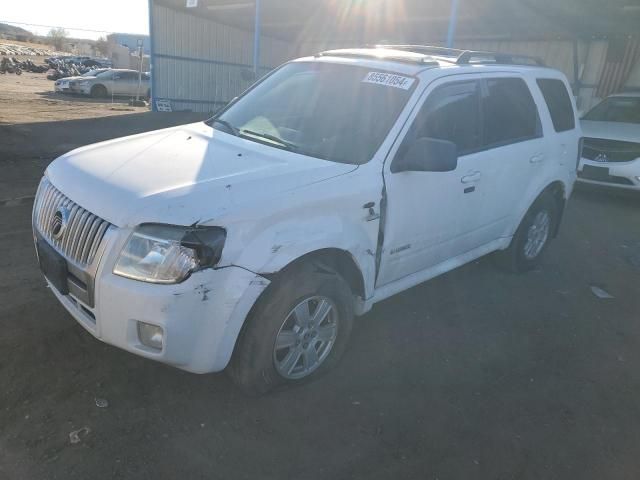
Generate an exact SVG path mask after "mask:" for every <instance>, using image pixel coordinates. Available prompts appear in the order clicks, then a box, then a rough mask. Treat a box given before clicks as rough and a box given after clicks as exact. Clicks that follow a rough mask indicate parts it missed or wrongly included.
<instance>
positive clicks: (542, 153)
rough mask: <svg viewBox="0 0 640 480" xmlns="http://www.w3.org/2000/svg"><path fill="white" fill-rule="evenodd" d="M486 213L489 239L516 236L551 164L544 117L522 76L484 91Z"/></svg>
mask: <svg viewBox="0 0 640 480" xmlns="http://www.w3.org/2000/svg"><path fill="white" fill-rule="evenodd" d="M481 105H482V126H483V134H482V150H483V155H482V165H483V176H482V180H481V181H482V183H483V187H484V189H485V191H486V198H485V201H484V206H483V209H484V211H483V212H482V213H481V215H482V216H483V222H482V223H483V225H484V230H483V234H484V235H485V239H486V240H487V241H490V240H495V239H497V238H501V237H507V236H510V235H512V234H513V231H514V230H515V228H516V227H517V224H518V222H519V219H520V216H521V213H522V205H523V201H524V200H525V199H526V198H527V197H528V196H529V195H530V193H529V192H530V191H531V190H532V189H536V188H539V187H538V185H539V184H540V183H542V182H543V177H544V166H545V165H546V164H547V162H549V160H550V158H549V155H548V147H547V146H546V145H545V139H544V138H543V135H542V124H541V121H540V115H539V113H538V109H537V106H536V103H535V101H534V98H533V96H532V94H531V90H530V88H529V85H528V84H527V82H526V81H525V80H524V78H522V77H520V76H515V75H514V76H502V75H501V76H500V77H497V76H496V77H491V76H489V77H487V78H484V79H483V88H482V101H481Z"/></svg>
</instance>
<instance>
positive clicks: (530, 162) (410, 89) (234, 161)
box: [33, 46, 580, 392]
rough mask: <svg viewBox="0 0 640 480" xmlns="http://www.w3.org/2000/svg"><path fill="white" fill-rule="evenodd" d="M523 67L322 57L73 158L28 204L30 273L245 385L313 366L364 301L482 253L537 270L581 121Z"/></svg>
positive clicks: (296, 377) (381, 53)
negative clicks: (183, 119) (189, 118)
mask: <svg viewBox="0 0 640 480" xmlns="http://www.w3.org/2000/svg"><path fill="white" fill-rule="evenodd" d="M523 62H528V60H526V59H519V58H515V57H512V56H506V55H498V54H495V55H494V54H487V53H478V52H459V51H451V50H445V49H438V48H433V47H415V46H410V47H408V46H386V47H384V48H372V49H352V50H336V51H330V52H324V53H322V54H318V55H316V56H314V57H308V58H302V59H298V60H295V61H292V62H289V63H287V64H285V65H283V66H281V67H280V68H278V69H276V70H275V71H274V72H272V73H271V74H270V75H268V76H267V77H265V78H263V79H262V80H261V81H260V82H258V83H257V84H256V85H254V86H253V87H252V88H251V89H250V90H248V91H247V92H245V93H244V94H243V95H242V96H241V97H239V98H238V99H236V100H235V101H233V102H232V103H231V104H230V105H229V106H227V107H226V108H225V109H224V110H223V111H222V112H220V113H219V114H217V115H216V116H215V117H213V118H212V119H211V120H209V121H207V122H203V123H196V124H192V125H185V126H180V127H176V128H169V129H165V130H159V131H154V132H149V133H144V134H141V135H134V136H131V137H127V138H120V139H115V140H111V141H107V142H103V143H100V144H96V145H91V146H87V147H83V148H79V149H77V150H74V151H72V152H69V153H68V154H66V155H63V156H62V157H60V158H58V159H57V160H55V161H54V162H53V163H52V164H51V165H50V166H49V167H48V168H47V171H46V173H45V176H44V178H43V179H42V182H41V184H40V186H39V189H38V193H37V197H36V201H35V204H34V211H33V227H34V229H33V231H34V238H35V243H36V247H37V252H38V257H39V262H40V266H41V269H42V270H43V273H44V275H45V277H46V279H47V282H48V284H49V285H50V286H51V289H52V291H53V292H54V293H55V295H56V297H57V298H58V300H59V301H60V302H61V303H62V304H63V305H64V306H65V308H66V309H67V310H68V311H69V312H70V313H71V314H72V315H73V316H74V317H75V318H76V320H77V321H78V322H79V323H80V324H81V325H82V326H83V327H84V328H86V329H87V330H88V331H89V332H91V333H92V334H93V335H94V336H95V337H96V338H98V339H100V340H102V341H104V342H107V343H110V344H112V345H115V346H118V347H120V348H123V349H125V350H128V351H130V352H132V353H135V354H138V355H141V356H143V357H147V358H150V359H153V360H158V361H161V362H164V363H167V364H170V365H173V366H176V367H178V368H182V369H184V370H188V371H190V372H196V373H206V372H214V371H220V370H223V369H225V368H227V369H228V371H229V372H230V373H231V375H232V377H233V378H234V380H235V381H236V382H237V383H238V384H239V385H240V386H241V387H243V388H244V389H245V390H246V391H249V392H265V391H267V390H269V389H270V388H272V387H274V386H276V385H278V384H283V383H288V382H298V381H302V380H304V379H307V378H309V377H313V376H315V375H317V374H319V373H321V372H322V371H324V370H326V369H328V368H329V367H331V366H333V365H335V364H336V362H337V361H338V359H339V357H340V355H341V354H342V353H343V351H344V350H345V348H346V345H347V341H348V337H349V333H350V330H351V325H352V321H353V317H354V315H361V314H363V313H365V312H367V311H368V310H369V309H371V307H372V305H373V304H374V303H376V302H379V301H381V300H383V299H385V298H387V297H389V296H391V295H393V294H395V293H398V292H400V291H402V290H405V289H407V288H409V287H412V286H414V285H416V284H419V283H421V282H424V281H426V280H428V279H430V278H432V277H434V276H436V275H439V274H441V273H444V272H446V271H448V270H451V269H453V268H456V267H458V266H460V265H462V264H464V263H467V262H469V261H471V260H473V259H476V258H478V257H480V256H482V255H485V254H488V253H490V252H493V251H497V250H504V252H502V254H501V255H502V256H503V260H504V261H505V262H506V263H507V264H508V265H510V266H511V267H512V268H513V269H515V270H527V269H530V268H531V267H532V266H534V265H535V264H536V263H537V262H538V260H539V258H540V256H541V254H542V252H543V251H544V249H545V247H546V246H547V244H548V242H549V240H550V239H551V238H552V237H553V236H554V235H555V234H556V232H557V230H558V226H559V223H560V218H561V216H562V212H563V209H564V206H565V202H566V200H567V198H568V197H569V195H570V193H571V190H572V187H573V183H574V180H575V177H576V161H577V159H578V143H579V137H580V131H579V128H578V127H577V125H578V124H577V122H576V116H575V108H574V105H573V102H572V100H571V97H570V95H569V93H568V91H567V85H568V84H567V81H566V79H565V77H564V76H563V75H562V74H561V73H560V72H557V71H555V70H552V69H549V68H544V67H543V66H539V65H536V64H534V65H522V64H519V63H523ZM550 85H551V86H552V89H551V90H553V92H554V93H553V95H548V94H547V93H546V92H547V91H548V90H549V88H546V87H549V86H550ZM558 125H560V126H561V127H562V128H558Z"/></svg>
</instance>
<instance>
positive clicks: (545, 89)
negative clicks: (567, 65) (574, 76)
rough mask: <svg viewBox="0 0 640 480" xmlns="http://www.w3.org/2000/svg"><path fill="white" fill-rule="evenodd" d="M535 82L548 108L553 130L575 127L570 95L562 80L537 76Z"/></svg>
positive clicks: (564, 130) (563, 130)
mask: <svg viewBox="0 0 640 480" xmlns="http://www.w3.org/2000/svg"><path fill="white" fill-rule="evenodd" d="M536 82H537V83H538V87H540V91H541V92H542V96H543V97H544V101H545V102H546V104H547V107H548V108H549V113H550V114H551V121H552V122H553V128H554V129H555V131H556V132H566V131H567V130H573V129H574V128H575V127H576V122H575V116H574V113H573V106H572V105H571V97H570V96H569V92H568V91H567V87H566V86H565V85H564V82H563V81H561V80H557V79H554V78H539V79H538V80H536Z"/></svg>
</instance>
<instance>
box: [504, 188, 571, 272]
mask: <svg viewBox="0 0 640 480" xmlns="http://www.w3.org/2000/svg"><path fill="white" fill-rule="evenodd" d="M559 218H560V216H559V209H558V204H557V202H556V201H555V199H554V198H553V197H552V196H551V195H543V196H542V197H540V198H539V199H538V200H536V202H535V203H534V204H533V205H532V206H531V208H529V211H528V212H527V214H526V215H525V216H524V218H523V219H522V222H521V223H520V226H519V227H518V230H517V231H516V234H515V235H514V236H513V240H511V245H510V246H509V248H508V249H507V250H505V251H504V252H500V257H499V260H500V263H501V264H502V265H503V266H504V267H506V268H507V269H508V270H511V271H513V272H526V271H529V270H532V269H534V268H535V267H536V266H537V265H538V264H539V263H540V260H541V258H542V254H543V253H544V251H545V250H546V248H547V246H548V244H549V241H550V240H551V238H552V236H553V232H554V231H555V230H556V227H557V223H558V221H559Z"/></svg>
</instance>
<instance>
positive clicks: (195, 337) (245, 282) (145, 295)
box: [34, 232, 269, 373]
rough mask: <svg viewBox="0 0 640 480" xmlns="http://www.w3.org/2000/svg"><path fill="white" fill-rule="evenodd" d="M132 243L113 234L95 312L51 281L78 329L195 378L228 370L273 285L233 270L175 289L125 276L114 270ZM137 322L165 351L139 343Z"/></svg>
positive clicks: (200, 275) (199, 275)
mask: <svg viewBox="0 0 640 480" xmlns="http://www.w3.org/2000/svg"><path fill="white" fill-rule="evenodd" d="M34 236H35V237H38V235H37V234H35V235H34ZM126 238H128V232H119V233H118V234H113V235H111V236H110V238H109V241H108V245H107V247H106V248H105V252H104V254H103V255H102V258H101V259H99V260H98V261H99V264H98V268H97V271H96V276H95V280H94V306H93V307H91V306H90V305H88V304H87V303H85V302H83V301H82V300H81V299H80V298H79V296H76V295H74V293H73V291H70V292H69V294H66V295H63V294H61V293H60V292H59V291H58V290H57V289H56V288H55V287H54V286H53V285H52V283H51V282H50V281H49V280H48V279H47V283H48V285H49V287H50V289H51V291H52V292H53V293H54V294H55V296H56V297H57V298H58V300H59V301H60V303H62V305H63V306H64V307H65V308H66V309H67V311H68V312H69V313H70V314H71V315H72V316H73V317H74V318H75V319H76V320H77V321H78V323H80V325H82V326H83V327H84V328H85V329H86V330H87V331H89V332H90V333H91V334H92V335H93V336H94V337H96V338H97V339H99V340H101V341H103V342H105V343H108V344H111V345H114V346H116V347H119V348H122V349H123V350H127V351H129V352H131V353H135V354H136V355H140V356H142V357H146V358H150V359H152V360H156V361H159V362H162V363H166V364H169V365H172V366H174V367H177V368H180V369H183V370H187V371H190V372H193V373H208V372H216V371H220V370H223V369H224V368H225V367H226V366H227V364H228V363H229V360H230V359H231V354H232V353H233V348H234V346H235V343H236V339H237V337H238V334H239V332H240V329H241V327H242V325H243V323H244V321H245V318H246V317H247V315H248V313H249V311H250V310H251V307H252V306H253V304H254V303H255V301H256V300H257V299H258V297H259V296H260V294H261V293H262V292H263V291H264V289H265V288H266V287H267V285H268V284H269V281H268V280H267V279H266V278H264V277H261V276H260V275H257V274H255V273H253V272H250V271H248V270H245V269H243V268H240V267H234V266H230V267H225V268H219V269H205V270H201V271H198V272H195V273H193V274H192V275H191V276H190V277H189V278H188V279H187V280H185V281H184V282H182V283H179V284H174V285H161V284H152V283H146V282H140V281H136V280H131V279H127V278H123V277H119V276H117V275H114V274H113V273H112V269H113V264H114V263H115V260H116V258H117V256H118V255H119V252H120V250H121V247H122V243H123V241H124V240H126ZM39 241H46V240H42V239H39ZM45 278H46V277H45ZM139 321H140V322H144V323H148V324H152V325H155V326H159V327H161V328H162V330H163V333H164V335H163V346H162V349H161V350H155V349H152V348H150V347H147V346H145V345H143V344H142V343H141V341H140V339H139V337H138V328H137V326H138V322H139Z"/></svg>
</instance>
